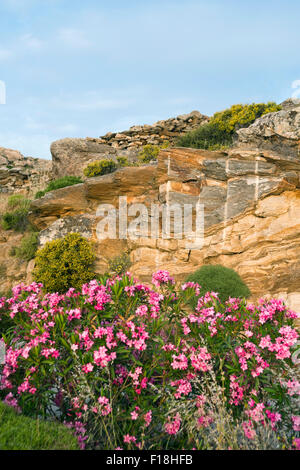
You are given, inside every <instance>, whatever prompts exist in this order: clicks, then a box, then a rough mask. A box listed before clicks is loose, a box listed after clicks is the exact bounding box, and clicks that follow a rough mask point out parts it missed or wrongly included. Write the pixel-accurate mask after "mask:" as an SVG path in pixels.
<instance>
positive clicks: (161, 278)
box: [152, 270, 175, 287]
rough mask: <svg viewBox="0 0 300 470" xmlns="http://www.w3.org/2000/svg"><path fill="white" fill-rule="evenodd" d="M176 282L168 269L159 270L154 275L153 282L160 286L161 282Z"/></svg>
mask: <svg viewBox="0 0 300 470" xmlns="http://www.w3.org/2000/svg"><path fill="white" fill-rule="evenodd" d="M168 283H170V284H175V281H174V278H173V277H171V276H170V274H169V273H168V271H162V270H160V271H157V272H156V273H153V275H152V284H154V285H155V286H156V287H160V285H161V284H168Z"/></svg>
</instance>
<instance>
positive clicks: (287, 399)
mask: <svg viewBox="0 0 300 470" xmlns="http://www.w3.org/2000/svg"><path fill="white" fill-rule="evenodd" d="M152 282H153V286H149V285H145V284H142V283H140V282H139V281H137V280H135V279H134V278H132V277H131V276H129V275H125V276H122V277H120V276H116V277H113V278H110V277H108V276H105V277H103V278H102V279H100V280H99V281H95V280H93V281H91V282H89V283H87V284H85V285H83V286H82V288H81V289H80V290H76V289H74V288H70V289H69V290H68V291H67V292H66V293H65V294H63V295H62V294H58V293H52V294H51V293H46V294H44V293H43V291H42V285H40V284H37V283H33V284H31V285H30V286H27V287H26V286H24V285H19V286H16V287H15V288H14V289H13V292H12V297H11V298H10V299H5V298H4V299H1V301H0V318H1V317H2V318H4V317H9V318H10V319H11V320H12V321H13V323H14V327H15V328H14V331H13V332H11V333H10V334H8V335H6V337H5V342H6V348H7V353H6V363H5V365H4V366H3V369H2V383H1V390H0V394H1V396H2V398H4V400H5V402H6V404H9V405H10V406H12V407H14V408H18V409H20V410H21V411H22V413H23V414H24V415H27V416H30V417H32V418H36V417H38V416H42V417H44V419H51V418H52V417H53V415H55V416H56V419H57V421H60V422H64V423H66V424H67V425H68V426H69V427H70V428H72V429H73V431H74V432H75V434H76V435H77V437H78V441H79V444H80V447H81V448H86V449H111V450H113V449H129V450H133V449H156V450H159V449H184V450H191V449H198V450H200V449H224V450H225V449H291V448H295V447H300V439H299V428H300V423H299V420H300V418H299V416H297V413H298V412H299V391H300V384H299V382H298V381H297V374H298V369H297V368H296V367H295V366H294V364H293V360H292V358H293V357H294V354H295V353H296V349H297V347H298V349H299V346H297V344H298V343H297V341H298V338H299V334H298V332H297V330H296V329H295V328H294V325H293V322H294V320H295V318H297V317H299V315H297V314H296V313H294V312H292V311H290V310H288V309H287V308H286V307H285V305H284V303H283V302H282V301H280V300H271V301H263V300H262V301H261V302H260V303H259V304H258V305H253V304H247V302H246V300H245V299H234V298H231V299H230V300H228V301H227V302H226V303H225V304H223V303H221V301H220V300H219V298H218V296H217V295H216V294H215V293H213V292H211V293H209V292H208V293H206V294H205V295H204V296H201V297H199V299H198V303H197V306H196V308H195V309H194V310H191V308H190V306H189V302H190V299H191V297H192V296H194V295H195V293H196V295H197V296H199V293H200V287H199V286H198V285H197V284H196V283H193V282H188V283H185V284H184V285H182V286H176V285H175V282H174V280H173V279H172V278H171V277H170V275H169V273H167V272H166V271H158V272H157V273H154V274H153V278H152Z"/></svg>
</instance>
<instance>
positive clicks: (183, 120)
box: [51, 111, 209, 178]
mask: <svg viewBox="0 0 300 470" xmlns="http://www.w3.org/2000/svg"><path fill="white" fill-rule="evenodd" d="M208 120H209V118H208V117H207V116H204V115H203V114H201V113H199V111H192V112H191V113H189V114H183V115H181V116H177V117H176V118H170V119H167V120H166V121H158V122H156V123H155V124H152V125H144V126H133V127H131V128H130V129H129V130H128V131H124V132H119V133H115V132H109V133H108V134H106V135H104V136H102V137H100V138H91V137H87V138H86V139H62V140H58V141H56V142H53V144H52V145H51V153H52V160H53V176H54V178H60V177H62V176H66V175H76V176H82V172H83V169H84V168H85V167H86V166H87V165H88V163H90V162H92V161H95V160H100V159H104V158H112V159H113V160H115V159H116V157H117V156H126V157H127V158H128V159H129V161H134V160H136V158H137V155H138V153H139V151H140V150H141V148H142V147H143V146H144V145H147V144H152V145H161V144H163V143H164V142H166V141H168V142H169V143H170V145H171V146H172V145H174V144H175V142H176V140H177V138H178V137H179V136H180V135H182V134H184V133H186V132H189V131H191V130H193V129H195V128H197V127H198V126H199V125H201V124H204V123H205V122H207V121H208Z"/></svg>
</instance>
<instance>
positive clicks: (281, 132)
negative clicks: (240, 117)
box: [237, 99, 300, 166]
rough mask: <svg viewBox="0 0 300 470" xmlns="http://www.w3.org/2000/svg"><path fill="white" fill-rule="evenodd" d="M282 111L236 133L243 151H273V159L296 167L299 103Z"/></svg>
mask: <svg viewBox="0 0 300 470" xmlns="http://www.w3.org/2000/svg"><path fill="white" fill-rule="evenodd" d="M282 108H283V109H282V111H279V112H276V113H269V114H266V115H265V116H263V117H262V118H260V119H257V120H256V121H255V122H254V123H253V124H252V125H251V126H250V127H248V128H244V129H240V130H239V131H237V134H238V141H237V145H238V146H239V147H241V148H247V149H255V150H260V151H265V153H266V152H267V151H269V152H271V155H272V157H271V158H273V159H274V158H276V157H277V158H278V159H280V158H281V157H282V156H283V157H284V160H285V161H286V162H289V163H290V165H288V166H293V163H296V164H297V163H299V157H300V100H299V99H289V100H287V101H285V102H283V103H282Z"/></svg>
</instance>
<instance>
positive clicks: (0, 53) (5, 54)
mask: <svg viewBox="0 0 300 470" xmlns="http://www.w3.org/2000/svg"><path fill="white" fill-rule="evenodd" d="M12 55H13V53H12V51H10V50H9V49H2V48H0V60H1V61H2V60H3V61H4V60H7V59H9V58H10V57H12Z"/></svg>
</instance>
